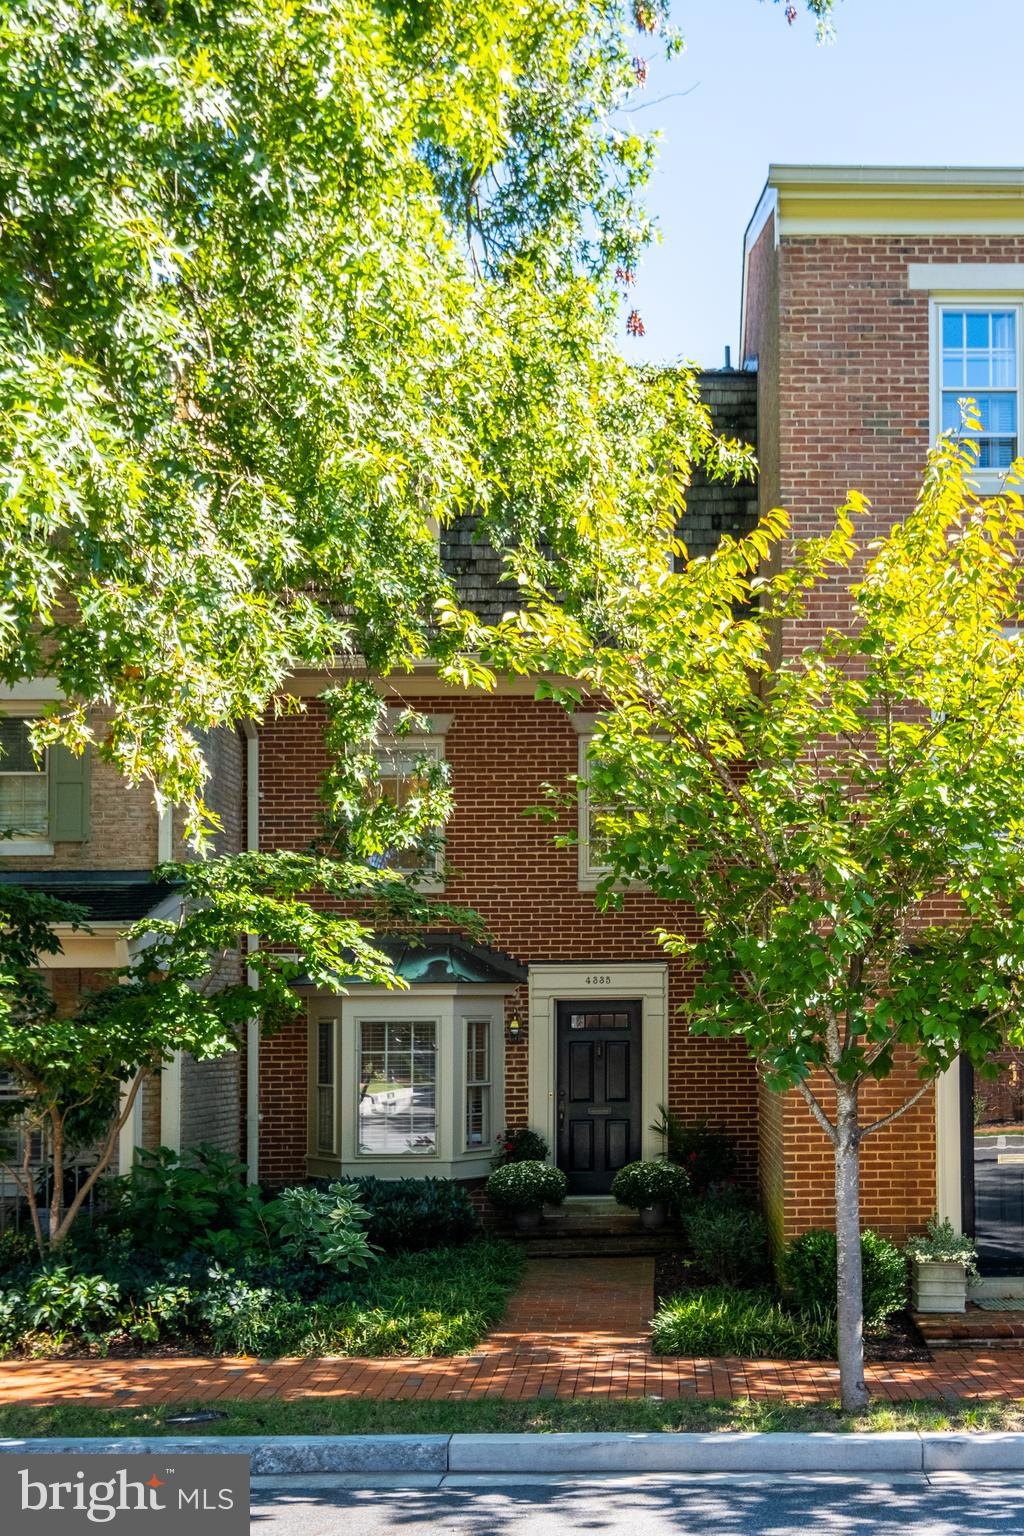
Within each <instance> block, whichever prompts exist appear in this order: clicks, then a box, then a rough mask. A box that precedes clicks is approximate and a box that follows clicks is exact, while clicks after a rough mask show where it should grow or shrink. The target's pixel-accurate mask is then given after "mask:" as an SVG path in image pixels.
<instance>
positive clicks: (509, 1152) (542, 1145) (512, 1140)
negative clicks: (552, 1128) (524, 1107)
mask: <svg viewBox="0 0 1024 1536" xmlns="http://www.w3.org/2000/svg"><path fill="white" fill-rule="evenodd" d="M547 1155H548V1144H547V1142H546V1141H545V1140H544V1137H543V1136H542V1135H541V1134H540V1132H539V1131H531V1130H528V1129H527V1127H526V1126H525V1125H521V1126H519V1128H518V1129H517V1130H514V1131H502V1133H501V1135H500V1136H499V1137H498V1140H497V1143H496V1150H495V1153H494V1157H493V1158H492V1159H491V1167H492V1168H504V1166H505V1164H506V1163H543V1162H544V1161H546V1159H547Z"/></svg>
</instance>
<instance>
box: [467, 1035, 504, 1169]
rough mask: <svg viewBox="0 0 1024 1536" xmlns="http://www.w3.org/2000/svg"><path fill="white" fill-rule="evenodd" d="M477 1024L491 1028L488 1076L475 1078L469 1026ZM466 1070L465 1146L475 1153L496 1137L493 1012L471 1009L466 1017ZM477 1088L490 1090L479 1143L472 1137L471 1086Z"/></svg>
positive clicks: (488, 1045)
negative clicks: (471, 1057)
mask: <svg viewBox="0 0 1024 1536" xmlns="http://www.w3.org/2000/svg"><path fill="white" fill-rule="evenodd" d="M474 1024H483V1025H484V1026H485V1028H486V1030H487V1049H486V1063H487V1076H486V1077H482V1078H473V1079H472V1081H471V1080H470V1076H469V1030H470V1027H471V1026H472V1025H474ZM500 1027H501V1025H500V1022H499V1028H500ZM462 1070H463V1073H464V1082H463V1088H462V1150H463V1152H466V1153H471V1154H473V1155H474V1156H475V1155H476V1154H477V1153H478V1152H481V1151H483V1149H484V1148H487V1149H488V1150H490V1149H491V1147H492V1144H493V1141H494V1020H493V1018H491V1017H490V1016H489V1014H485V1013H483V1012H481V1013H479V1014H474V1013H472V1012H467V1013H466V1016H465V1018H464V1019H463V1021H462ZM474 1088H484V1089H486V1090H487V1091H486V1093H485V1095H484V1097H483V1099H482V1100H481V1102H482V1104H483V1106H484V1110H483V1116H482V1119H483V1141H482V1142H480V1143H479V1145H473V1144H471V1143H470V1140H469V1095H470V1091H471V1089H474Z"/></svg>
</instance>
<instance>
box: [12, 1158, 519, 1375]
mask: <svg viewBox="0 0 1024 1536" xmlns="http://www.w3.org/2000/svg"><path fill="white" fill-rule="evenodd" d="M243 1172H244V1170H243V1169H242V1167H241V1165H240V1164H238V1163H237V1162H235V1161H234V1160H233V1159H231V1158H227V1157H224V1156H223V1154H220V1153H217V1152H215V1151H213V1150H211V1149H205V1150H200V1152H199V1153H198V1154H197V1155H194V1156H193V1157H192V1158H191V1159H190V1160H189V1161H187V1162H182V1161H181V1160H179V1159H178V1158H177V1157H176V1156H175V1155H174V1154H173V1153H171V1152H169V1151H167V1149H160V1150H159V1151H158V1152H155V1153H147V1154H142V1156H141V1158H140V1161H139V1163H138V1165H137V1166H136V1168H135V1169H134V1170H133V1172H132V1173H131V1175H129V1176H128V1177H127V1178H124V1179H119V1180H115V1181H111V1183H110V1185H109V1187H108V1189H107V1191H106V1197H107V1203H106V1207H105V1209H104V1210H103V1212H102V1213H101V1214H100V1215H99V1216H98V1217H97V1218H96V1219H95V1220H94V1221H92V1222H91V1223H84V1224H81V1225H80V1227H79V1229H77V1230H76V1232H75V1234H74V1237H73V1238H72V1239H70V1240H69V1241H68V1243H67V1244H66V1245H65V1247H64V1248H63V1249H62V1251H61V1254H60V1257H59V1260H57V1259H54V1258H53V1257H48V1258H46V1259H44V1260H41V1259H40V1258H39V1256H38V1254H37V1253H36V1251H35V1248H34V1245H33V1244H31V1243H30V1242H26V1241H25V1240H24V1239H23V1238H22V1237H20V1236H19V1235H17V1234H11V1235H10V1236H8V1237H6V1238H5V1240H4V1241H3V1243H2V1244H0V1353H2V1354H3V1355H6V1356H7V1357H11V1356H16V1355H32V1356H45V1355H54V1354H78V1353H87V1354H107V1353H110V1352H112V1351H113V1352H115V1353H119V1354H123V1353H131V1354H136V1353H139V1352H140V1351H141V1352H145V1351H146V1350H153V1349H158V1350H161V1351H164V1352H166V1351H168V1350H174V1349H186V1350H189V1351H196V1350H200V1351H203V1352H209V1353H213V1354H231V1355H235V1354H258V1355H265V1356H269V1355H278V1354H283V1353H287V1354H332V1355H410V1354H411V1355H449V1354H457V1353H461V1352H464V1351H466V1350H469V1349H472V1348H474V1347H475V1345H476V1344H477V1343H478V1342H479V1340H480V1338H481V1336H482V1335H483V1334H484V1333H485V1332H486V1330H487V1329H488V1328H489V1327H490V1326H491V1325H492V1324H493V1323H495V1322H496V1321H497V1320H498V1318H499V1317H500V1316H501V1314H502V1312H503V1310H504V1307H505V1303H506V1301H507V1298H508V1295H509V1293H510V1291H511V1290H512V1289H513V1287H514V1286H515V1284H516V1282H517V1281H518V1278H519V1275H520V1272H521V1265H522V1261H521V1258H520V1255H519V1253H518V1251H517V1250H516V1249H515V1248H513V1247H512V1246H511V1245H509V1244H506V1243H502V1242H496V1241H493V1240H489V1239H486V1238H483V1237H481V1236H480V1235H479V1228H478V1226H477V1223H476V1220H475V1217H473V1216H472V1211H471V1210H470V1211H469V1213H468V1216H467V1210H466V1207H467V1205H468V1201H466V1200H465V1197H464V1194H463V1192H462V1191H459V1192H458V1193H455V1192H454V1190H453V1189H449V1188H445V1187H443V1186H444V1181H433V1187H432V1188H429V1189H428V1190H426V1191H425V1192H423V1193H417V1192H410V1191H409V1190H405V1189H403V1188H402V1187H401V1186H399V1187H398V1188H397V1189H396V1190H394V1191H391V1190H387V1189H383V1190H382V1189H381V1188H380V1187H379V1186H378V1181H376V1180H364V1181H362V1183H361V1186H357V1185H355V1184H343V1183H333V1184H328V1185H311V1186H303V1187H299V1188H295V1189H290V1190H283V1191H280V1192H278V1193H273V1192H267V1191H261V1190H260V1189H258V1188H256V1187H254V1186H252V1185H246V1184H245V1183H244V1182H243V1180H242V1175H243ZM403 1202H404V1203H403ZM403 1214H404V1217H405V1218H408V1219H407V1220H405V1222H404V1226H405V1229H406V1230H407V1231H409V1232H412V1233H413V1235H412V1236H410V1237H409V1240H408V1241H407V1242H406V1241H404V1240H403V1237H402V1230H403ZM378 1235H379V1236H381V1237H382V1238H383V1239H384V1241H383V1242H378V1241H376V1240H375V1238H376V1236H378ZM411 1250H418V1251H411Z"/></svg>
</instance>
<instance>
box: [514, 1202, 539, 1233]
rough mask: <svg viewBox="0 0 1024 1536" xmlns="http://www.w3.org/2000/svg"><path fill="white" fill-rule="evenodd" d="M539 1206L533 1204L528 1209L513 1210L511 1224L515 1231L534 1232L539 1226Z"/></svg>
mask: <svg viewBox="0 0 1024 1536" xmlns="http://www.w3.org/2000/svg"><path fill="white" fill-rule="evenodd" d="M540 1217H541V1211H540V1206H534V1207H533V1208H532V1209H531V1210H529V1211H513V1212H512V1225H513V1226H514V1227H515V1229H516V1231H517V1232H536V1230H537V1228H538V1227H539V1226H540Z"/></svg>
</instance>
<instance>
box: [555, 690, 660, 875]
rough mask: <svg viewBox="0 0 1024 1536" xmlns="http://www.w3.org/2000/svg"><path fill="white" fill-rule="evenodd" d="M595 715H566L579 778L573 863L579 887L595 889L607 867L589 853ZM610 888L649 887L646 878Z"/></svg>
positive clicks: (596, 719) (597, 718)
mask: <svg viewBox="0 0 1024 1536" xmlns="http://www.w3.org/2000/svg"><path fill="white" fill-rule="evenodd" d="M599 718H600V716H599V715H593V714H584V713H582V712H580V713H578V714H574V715H571V716H570V719H571V720H572V724H573V728H574V730H575V731H576V734H577V736H578V737H579V743H578V747H577V760H576V773H577V776H578V780H579V782H578V784H577V790H576V817H577V820H576V866H577V883H578V885H579V889H580V890H581V891H596V890H597V888H598V886H599V885H600V883H601V881H602V880H603V879H604V878H605V876H606V875H607V874H608V871H609V868H610V866H609V865H607V864H595V863H594V862H593V861H592V859H591V857H590V785H589V783H588V775H589V771H590V757H589V750H590V743H591V741H592V740H593V737H594V727H595V726H596V724H597V722H598V720H599ZM614 889H615V890H616V891H633V892H636V893H638V894H642V893H644V892H646V891H649V890H650V886H649V885H648V884H647V882H646V880H617V881H616V882H615V886H614Z"/></svg>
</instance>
